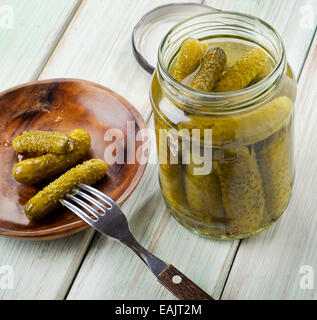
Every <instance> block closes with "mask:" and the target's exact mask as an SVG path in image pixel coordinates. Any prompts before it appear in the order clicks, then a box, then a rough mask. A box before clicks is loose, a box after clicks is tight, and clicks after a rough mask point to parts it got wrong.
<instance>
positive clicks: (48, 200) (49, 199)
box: [24, 159, 108, 220]
mask: <svg viewBox="0 0 317 320" xmlns="http://www.w3.org/2000/svg"><path fill="white" fill-rule="evenodd" d="M107 170H108V168H107V164H106V163H105V162H104V161H103V160H100V159H91V160H88V161H85V162H84V163H83V164H80V165H77V166H76V167H75V168H72V169H70V170H68V171H67V172H66V173H64V174H63V175H61V176H60V177H59V178H58V179H56V180H55V181H53V182H52V183H50V184H49V185H48V186H47V187H45V188H44V189H43V190H41V191H40V192H38V193H37V194H36V195H35V196H34V197H33V198H32V199H30V200H29V201H28V202H27V204H26V205H25V208H24V211H25V214H26V216H27V218H28V219H30V220H38V219H41V218H43V217H45V216H46V215H47V214H49V213H51V212H52V211H53V210H54V209H56V208H57V207H58V205H59V204H60V200H62V199H63V197H65V196H66V195H67V194H68V193H70V192H71V191H72V190H73V189H74V188H76V187H77V186H78V185H79V184H81V183H83V184H88V185H93V184H95V183H96V182H98V181H99V180H101V179H102V178H103V177H104V176H105V175H106V173H107Z"/></svg>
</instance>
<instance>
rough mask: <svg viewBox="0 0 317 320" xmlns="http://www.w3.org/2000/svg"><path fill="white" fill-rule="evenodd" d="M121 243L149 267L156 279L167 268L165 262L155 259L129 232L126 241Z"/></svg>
mask: <svg viewBox="0 0 317 320" xmlns="http://www.w3.org/2000/svg"><path fill="white" fill-rule="evenodd" d="M121 242H122V243H123V244H125V245H127V246H128V247H129V248H130V249H132V250H133V251H134V252H135V253H136V254H137V255H138V256H139V257H140V258H141V260H142V261H143V262H144V263H145V264H146V265H147V266H148V267H149V269H150V270H151V271H152V272H153V273H154V275H155V276H156V277H157V276H158V275H159V274H160V273H161V272H162V271H163V270H164V269H165V268H166V267H167V264H166V263H165V262H164V261H162V260H161V259H159V258H157V257H155V256H154V255H153V254H151V253H150V252H149V251H147V250H146V249H145V248H143V247H142V246H141V245H140V244H139V243H138V242H137V240H136V239H135V238H134V236H133V235H132V234H131V232H129V234H128V235H127V236H126V238H125V239H124V240H123V239H122V240H121Z"/></svg>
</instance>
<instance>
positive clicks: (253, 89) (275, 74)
mask: <svg viewBox="0 0 317 320" xmlns="http://www.w3.org/2000/svg"><path fill="white" fill-rule="evenodd" d="M205 16H211V17H217V16H218V17H227V18H231V19H233V20H235V21H236V22H237V21H240V22H241V20H239V18H243V19H249V20H250V21H253V22H255V23H256V24H257V26H259V25H261V26H263V27H264V28H265V29H266V30H267V31H268V32H271V34H272V35H273V36H274V37H275V42H276V44H277V47H278V53H279V54H278V59H277V61H275V66H274V68H273V70H272V71H271V73H270V74H269V75H268V76H267V77H265V78H264V79H263V80H261V81H259V82H258V83H256V84H254V85H252V86H250V87H246V88H243V89H240V90H236V91H229V92H203V91H200V90H196V89H193V88H190V87H188V86H186V85H184V84H183V83H181V82H179V81H177V80H176V79H175V78H174V77H173V76H172V75H171V74H170V73H169V71H168V65H167V64H166V63H165V62H164V58H163V52H164V48H165V46H166V43H167V42H168V40H169V38H170V37H171V36H172V35H173V33H175V32H177V31H181V30H183V29H182V26H186V24H188V23H189V22H191V21H194V20H195V19H197V18H200V17H205ZM243 22H245V21H243ZM235 27H240V28H242V27H241V26H240V25H237V24H235ZM185 39H186V38H185V37H184V40H185ZM257 44H259V43H257ZM157 69H158V70H159V71H160V72H161V74H162V75H163V78H164V80H166V81H167V83H168V84H170V85H171V86H172V87H173V88H175V89H176V90H182V91H184V92H187V93H190V94H191V95H195V97H196V99H195V101H197V99H202V100H204V101H208V100H210V99H213V100H214V101H216V100H218V99H220V100H221V99H230V98H236V97H239V96H242V95H247V96H252V97H254V96H257V95H258V93H259V91H267V89H268V88H269V87H270V84H271V85H272V84H273V83H276V81H278V80H279V79H280V78H281V76H282V74H283V72H284V71H285V70H286V53H285V46H284V43H283V40H282V37H281V36H280V34H279V33H278V32H277V31H276V30H275V29H274V28H273V27H272V26H271V25H270V24H268V23H267V22H265V21H263V20H262V19H260V18H257V17H255V16H252V15H249V14H245V13H239V12H233V11H212V12H208V13H202V14H198V15H195V16H193V17H190V18H187V19H185V20H183V21H181V22H179V23H178V24H176V25H175V26H174V27H172V28H171V29H170V30H169V32H168V33H167V34H166V35H165V37H164V38H163V40H162V41H161V44H160V46H159V50H158V64H157ZM216 107H217V106H216ZM234 109H235V110H236V109H239V107H238V108H234Z"/></svg>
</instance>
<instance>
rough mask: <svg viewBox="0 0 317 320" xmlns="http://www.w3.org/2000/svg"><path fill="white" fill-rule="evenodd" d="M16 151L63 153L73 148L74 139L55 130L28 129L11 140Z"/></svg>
mask: <svg viewBox="0 0 317 320" xmlns="http://www.w3.org/2000/svg"><path fill="white" fill-rule="evenodd" d="M13 148H14V150H15V151H16V152H19V153H25V152H41V153H56V154H64V153H67V152H70V151H72V150H73V149H74V141H73V140H72V139H71V138H69V137H68V136H67V135H66V134H65V133H62V132H57V131H29V132H25V133H22V134H21V135H20V136H18V137H16V138H15V139H14V140H13Z"/></svg>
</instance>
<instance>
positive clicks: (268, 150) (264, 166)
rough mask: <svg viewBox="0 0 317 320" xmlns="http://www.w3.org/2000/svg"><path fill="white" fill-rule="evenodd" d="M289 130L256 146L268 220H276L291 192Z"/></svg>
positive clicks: (291, 169)
mask: <svg viewBox="0 0 317 320" xmlns="http://www.w3.org/2000/svg"><path fill="white" fill-rule="evenodd" d="M287 129H289V128H284V129H282V130H280V131H279V132H277V133H276V134H274V135H273V136H272V137H270V138H269V139H267V141H264V142H262V143H261V142H260V143H259V144H258V145H256V149H255V150H256V156H257V160H258V164H259V168H260V172H261V176H262V181H263V188H264V195H265V200H266V202H265V203H266V209H267V212H268V219H269V220H272V219H273V218H274V219H277V218H278V217H279V216H280V215H281V214H282V213H283V211H284V210H285V208H286V206H287V204H288V201H289V198H290V195H291V190H292V183H293V176H294V173H293V165H292V145H291V136H290V132H289V130H287Z"/></svg>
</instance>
